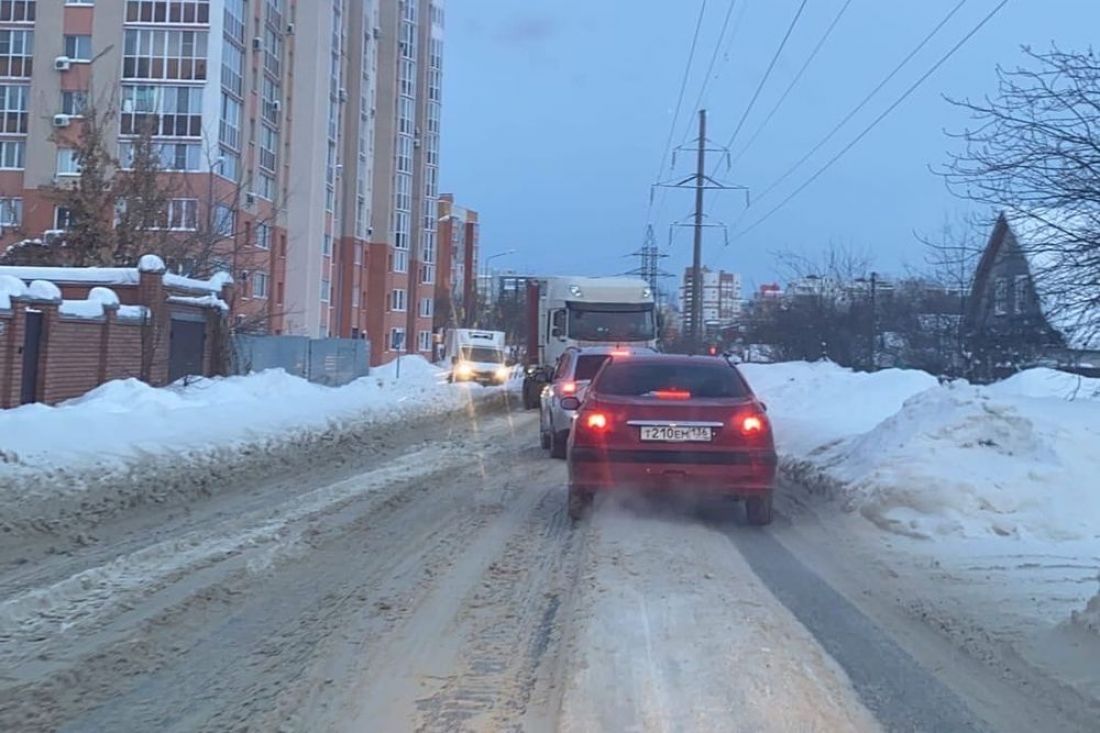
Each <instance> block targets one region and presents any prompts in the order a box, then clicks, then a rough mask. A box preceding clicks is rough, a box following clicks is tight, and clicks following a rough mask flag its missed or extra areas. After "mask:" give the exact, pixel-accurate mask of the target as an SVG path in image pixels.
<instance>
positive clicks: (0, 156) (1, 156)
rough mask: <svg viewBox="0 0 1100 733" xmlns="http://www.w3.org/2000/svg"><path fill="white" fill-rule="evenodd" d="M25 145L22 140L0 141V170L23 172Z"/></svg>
mask: <svg viewBox="0 0 1100 733" xmlns="http://www.w3.org/2000/svg"><path fill="white" fill-rule="evenodd" d="M26 154H27V143H25V142H23V141H22V140H0V170H9V171H18V170H23V161H24V159H25V158H26Z"/></svg>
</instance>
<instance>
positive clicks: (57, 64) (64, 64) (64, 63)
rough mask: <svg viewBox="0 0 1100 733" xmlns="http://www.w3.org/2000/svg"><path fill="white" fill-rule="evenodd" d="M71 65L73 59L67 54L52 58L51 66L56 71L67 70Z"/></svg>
mask: <svg viewBox="0 0 1100 733" xmlns="http://www.w3.org/2000/svg"><path fill="white" fill-rule="evenodd" d="M72 65H73V60H72V59H70V58H69V57H68V56H58V57H57V58H55V59H54V60H53V67H54V69H56V70H57V71H68V70H69V69H70V68H71V67H72Z"/></svg>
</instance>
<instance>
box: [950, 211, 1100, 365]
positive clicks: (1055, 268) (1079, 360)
mask: <svg viewBox="0 0 1100 733" xmlns="http://www.w3.org/2000/svg"><path fill="white" fill-rule="evenodd" d="M1077 224H1078V221H1077V220H1076V219H1075V218H1067V217H1061V219H1056V218H1055V217H1053V216H1050V215H1044V214H1030V215H1010V214H1006V213H1002V214H1001V215H1000V216H999V217H998V218H997V222H996V223H995V224H994V226H993V232H992V233H991V235H990V237H989V242H988V244H987V245H986V248H985V251H984V252H983V253H982V256H981V259H980V260H979V262H978V267H977V270H976V272H975V275H974V282H973V284H972V286H971V290H970V296H969V298H968V299H967V305H966V310H965V313H964V316H963V318H964V320H963V338H964V342H965V344H966V348H967V351H968V352H969V355H970V362H971V376H972V377H973V378H975V379H979V380H981V379H986V380H989V379H997V378H1001V377H1004V376H1007V375H1009V374H1012V373H1013V372H1016V371H1018V370H1020V369H1026V368H1029V367H1033V366H1050V367H1055V368H1059V369H1065V370H1069V371H1074V372H1078V373H1082V374H1088V375H1090V376H1100V292H1097V290H1100V286H1097V285H1092V286H1090V285H1088V284H1087V283H1085V282H1082V281H1083V280H1087V279H1088V278H1087V277H1084V276H1083V271H1082V269H1081V268H1080V267H1077V266H1075V264H1076V262H1079V261H1080V259H1079V258H1078V255H1079V254H1080V252H1081V249H1082V246H1081V241H1080V240H1077V239H1076V238H1075V237H1077V236H1081V235H1079V234H1075V233H1080V232H1089V231H1096V229H1095V228H1091V227H1088V226H1077Z"/></svg>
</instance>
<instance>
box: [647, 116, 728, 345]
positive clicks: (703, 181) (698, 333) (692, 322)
mask: <svg viewBox="0 0 1100 733" xmlns="http://www.w3.org/2000/svg"><path fill="white" fill-rule="evenodd" d="M677 150H689V151H691V152H694V153H695V155H696V158H695V173H693V174H692V175H690V176H688V177H687V178H684V179H681V180H676V181H672V182H665V183H661V182H658V183H656V184H655V187H660V188H691V189H694V190H695V211H694V213H693V215H692V216H691V223H690V224H688V223H687V222H686V221H677V222H673V224H672V225H671V226H670V227H669V239H670V241H671V239H672V231H673V230H674V229H675V228H677V227H682V226H691V227H692V228H693V229H694V241H693V246H692V257H691V293H690V309H688V310H690V313H689V321H688V326H689V328H688V330H687V337H688V343H689V344H690V347H691V352H692V353H700V351H701V349H702V346H703V274H702V273H703V229H705V228H707V227H721V228H722V229H725V225H724V224H721V223H720V222H713V221H708V219H709V217H708V216H707V215H706V212H705V211H704V203H705V202H704V197H703V194H704V192H705V191H707V190H708V189H710V190H716V191H729V190H733V189H738V190H742V191H745V196H746V200H747V198H748V189H747V188H745V187H744V186H738V185H730V184H726V183H722V182H721V181H718V180H715V179H714V178H712V177H711V176H709V175H707V172H706V168H707V153H711V152H713V153H720V154H721V155H722V156H723V157H724V158H725V159H726V161H727V165H728V161H729V159H730V154H729V150H728V149H726V148H720V147H713V146H712V145H711V142H710V141H709V140H707V112H706V110H699V139H698V140H697V141H696V143H695V146H694V147H688V148H685V147H680V148H677ZM675 160H676V157H675V155H673V167H675ZM726 244H727V245H728V244H729V235H728V232H727V235H726ZM685 308H686V304H685Z"/></svg>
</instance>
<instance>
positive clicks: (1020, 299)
mask: <svg viewBox="0 0 1100 733" xmlns="http://www.w3.org/2000/svg"><path fill="white" fill-rule="evenodd" d="M1029 285H1030V283H1029V282H1028V276H1027V275H1017V276H1016V292H1014V293H1013V295H1014V296H1015V297H1014V299H1013V300H1014V304H1015V306H1016V312H1017V313H1021V314H1022V313H1026V312H1027V311H1028V310H1029V309H1030V307H1031V297H1030V296H1031V288H1030V287H1029Z"/></svg>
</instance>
